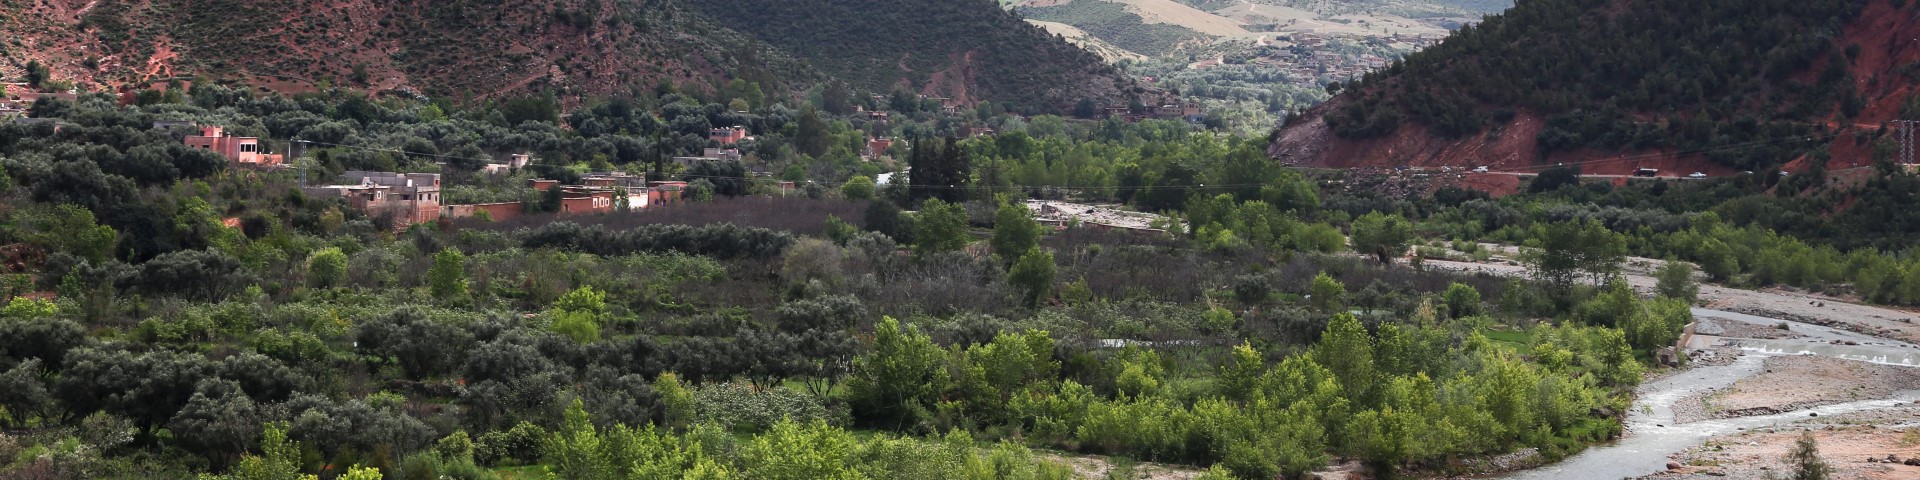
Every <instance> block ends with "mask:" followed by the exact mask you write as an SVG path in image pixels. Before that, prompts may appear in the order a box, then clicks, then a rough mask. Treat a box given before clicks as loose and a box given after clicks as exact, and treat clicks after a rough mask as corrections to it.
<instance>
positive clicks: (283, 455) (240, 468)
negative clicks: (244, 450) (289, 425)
mask: <svg viewBox="0 0 1920 480" xmlns="http://www.w3.org/2000/svg"><path fill="white" fill-rule="evenodd" d="M233 478H235V479H237V480H309V479H312V480H319V478H320V477H318V476H314V475H304V474H301V473H300V445H299V444H297V443H294V442H293V441H292V440H288V439H287V430H286V427H285V426H283V425H281V424H278V423H269V424H267V427H266V431H265V433H263V434H262V435H261V439H260V456H253V455H247V456H245V457H241V459H240V464H239V465H237V466H235V467H234V468H233Z"/></svg>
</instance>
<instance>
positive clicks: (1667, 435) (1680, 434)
mask: <svg viewBox="0 0 1920 480" xmlns="http://www.w3.org/2000/svg"><path fill="white" fill-rule="evenodd" d="M1694 316H1696V317H1715V318H1722V319H1727V320H1733V321H1737V322H1743V323H1752V324H1756V325H1765V326H1773V325H1778V324H1780V323H1782V321H1780V320H1776V319H1770V318H1764V317H1757V316H1753V315H1743V314H1738V313H1732V312H1722V311H1717V310H1706V309H1694ZM1785 323H1787V324H1788V329H1789V330H1792V331H1793V332H1795V333H1799V334H1803V335H1807V336H1808V337H1809V338H1806V339H1793V340H1751V339H1725V340H1729V341H1732V343H1736V344H1738V346H1739V347H1740V349H1741V351H1742V352H1745V353H1746V354H1744V355H1741V356H1740V358H1738V359H1735V360H1734V362H1733V363H1731V364H1728V365H1720V366H1706V367H1697V368H1692V369H1689V370H1686V371H1682V372H1679V373H1676V374H1673V375H1671V376H1668V377H1665V378H1661V379H1658V380H1654V381H1651V382H1647V383H1644V384H1641V385H1640V387H1639V388H1638V389H1637V391H1636V398H1635V399H1634V402H1633V410H1632V411H1631V412H1628V413H1627V420H1626V425H1625V429H1626V434H1625V435H1624V436H1622V437H1621V438H1620V439H1619V440H1616V441H1614V442H1613V443H1609V444H1604V445H1594V446H1592V447H1589V448H1587V449H1586V450H1585V451H1582V452H1580V453H1579V454H1576V455H1574V456H1571V457H1567V458H1566V459H1564V460H1561V461H1560V462H1558V463H1554V464H1552V465H1546V466H1542V467H1539V468H1534V469H1530V470H1524V471H1518V472H1512V473H1508V474H1505V475H1500V476H1496V477H1494V478H1504V479H1511V480H1534V479H1539V480H1549V479H1555V480H1557V479H1570V478H1582V479H1616V478H1635V477H1640V476H1644V475H1650V474H1654V473H1658V472H1661V471H1665V470H1666V466H1667V461H1668V455H1672V454H1674V453H1679V452H1680V451H1683V450H1686V449H1687V448H1689V447H1692V446H1695V445H1699V444H1701V443H1702V442H1705V441H1706V440H1707V439H1708V438H1711V437H1713V436H1715V435H1724V434H1729V433H1733V432H1737V431H1740V430H1751V429H1755V428H1764V427H1769V426H1774V425H1785V424H1789V423H1793V422H1796V421H1800V420H1804V419H1806V418H1808V416H1809V414H1811V413H1818V414H1820V415H1821V416H1828V415H1838V414H1844V413H1851V412H1859V411H1867V410H1876V409H1881V408H1887V407H1891V406H1894V405H1896V404H1900V403H1910V402H1915V401H1920V391H1915V390H1909V391H1903V392H1898V393H1896V394H1894V396H1893V397H1892V398H1887V399H1880V400H1864V401H1857V402H1848V403H1840V404H1833V405H1826V406H1821V407H1813V408H1807V409H1801V410H1796V411H1792V412H1786V413H1779V414H1773V415H1763V416H1753V417H1741V418H1729V419H1717V420H1706V421H1699V422H1693V423H1687V424H1682V425H1675V424H1673V406H1674V405H1675V404H1677V403H1679V402H1680V401H1681V400H1682V399H1686V398H1688V397H1691V396H1693V395H1695V394H1698V393H1702V392H1708V391H1713V390H1718V389H1722V388H1726V387H1728V386H1731V385H1733V383H1734V382H1737V381H1739V380H1740V379H1743V378H1747V377H1750V376H1753V375H1756V374H1759V373H1760V372H1761V371H1762V370H1764V369H1765V367H1764V366H1763V364H1764V362H1765V361H1766V357H1769V356H1775V355H1817V356H1825V357H1833V358H1839V359H1845V360H1853V361H1861V362H1871V363H1881V364H1888V365H1905V366H1920V348H1916V347H1915V346H1914V345H1912V344H1908V343H1905V342H1898V341H1893V340H1887V339H1883V338H1878V337H1872V336H1867V335H1861V334H1858V333H1853V332H1847V331H1842V330H1836V329H1832V328H1827V327H1821V326H1817V325H1809V324H1804V323H1797V322H1785ZM1836 340H1838V341H1842V342H1844V341H1854V342H1856V343H1858V344H1859V345H1844V344H1842V345H1834V344H1831V343H1830V342H1832V341H1836Z"/></svg>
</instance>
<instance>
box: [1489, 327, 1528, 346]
mask: <svg viewBox="0 0 1920 480" xmlns="http://www.w3.org/2000/svg"><path fill="white" fill-rule="evenodd" d="M1481 333H1482V334H1483V335H1486V336H1487V338H1488V339H1490V340H1493V341H1496V342H1504V343H1511V344H1514V345H1515V346H1526V345H1527V344H1528V343H1531V342H1532V341H1533V337H1532V336H1531V335H1529V334H1527V331H1526V330H1486V331H1484V332H1481Z"/></svg>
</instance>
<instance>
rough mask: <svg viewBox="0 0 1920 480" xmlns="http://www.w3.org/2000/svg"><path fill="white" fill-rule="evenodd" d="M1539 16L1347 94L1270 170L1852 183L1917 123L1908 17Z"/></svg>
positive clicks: (1767, 4) (1564, 8)
mask: <svg viewBox="0 0 1920 480" xmlns="http://www.w3.org/2000/svg"><path fill="white" fill-rule="evenodd" d="M1901 3H1902V4H1903V5H1902V6H1895V5H1894V3H1893V2H1889V1H1886V0H1874V1H1870V2H1858V1H1847V0H1816V1H1793V0H1763V1H1744V0H1740V1H1736V0H1709V1H1697V2H1666V1H1649V0H1636V1H1624V2H1622V1H1606V0H1543V1H1535V2H1526V3H1522V4H1520V5H1519V6H1517V7H1515V8H1514V9H1512V10H1511V11H1508V12H1507V13H1505V14H1502V15H1496V16H1492V17H1489V18H1488V19H1487V20H1486V21H1485V22H1483V23H1480V24H1476V25H1473V26H1471V27H1466V28H1462V29H1461V30H1459V31H1457V32H1455V33H1454V34H1453V35H1451V36H1449V37H1448V38H1447V39H1445V40H1444V41H1443V42H1441V43H1440V44H1439V45H1437V46H1435V47H1433V48H1430V49H1427V50H1424V51H1421V52H1419V53H1416V54H1413V55H1410V56H1408V57H1407V58H1406V59H1405V60H1404V61H1403V62H1400V63H1398V64H1396V65H1393V66H1391V67H1389V68H1388V69H1386V70H1385V71H1382V72H1377V73H1375V74H1369V75H1367V76H1366V77H1365V78H1363V79H1359V80H1357V81H1355V82H1351V84H1349V85H1345V86H1344V87H1345V88H1344V90H1343V91H1342V92H1341V93H1340V94H1339V95H1337V96H1336V97H1335V98H1333V99H1332V100H1331V101H1329V102H1327V103H1325V104H1323V105H1320V106H1318V107H1315V108H1314V109H1312V110H1311V111H1308V112H1306V113H1305V114H1304V115H1303V116H1300V117H1299V118H1297V119H1296V120H1294V121H1292V122H1290V124H1289V125H1287V126H1286V127H1285V128H1283V129H1281V130H1280V131H1278V132H1275V134H1274V142H1273V145H1272V148H1271V149H1270V151H1269V153H1270V154H1272V155H1274V156H1276V157H1280V158H1284V159H1287V160H1290V161H1292V162H1297V163H1302V164H1308V165H1320V166H1334V167H1352V166H1387V165H1409V164H1411V165H1428V166H1435V165H1461V166H1463V165H1491V166H1495V167H1496V168H1500V167H1509V168H1519V167H1527V166H1531V165H1541V164H1552V163H1576V162H1577V163H1581V164H1583V165H1584V166H1585V167H1586V169H1587V171H1588V172H1589V173H1622V172H1625V171H1628V170H1632V169H1634V168H1638V167H1652V168H1661V169H1663V170H1669V171H1706V172H1710V173H1729V172H1733V171H1737V170H1762V169H1765V168H1772V167H1774V166H1780V165H1787V166H1788V168H1787V169H1788V170H1795V171H1798V170H1802V169H1806V168H1812V167H1814V166H1816V165H1817V166H1820V167H1825V166H1827V164H1828V163H1829V162H1831V163H1832V164H1833V165H1832V166H1833V167H1834V168H1836V169H1838V168H1848V167H1858V166H1863V165H1867V164H1869V163H1871V162H1872V161H1873V159H1874V156H1873V153H1872V152H1873V151H1874V150H1875V149H1884V148H1886V147H1887V146H1890V145H1891V143H1890V142H1891V140H1890V139H1889V138H1887V137H1885V136H1883V133H1884V129H1883V128H1882V127H1881V125H1882V124H1884V123H1885V122H1887V121H1889V120H1894V119H1898V118H1902V117H1905V118H1916V115H1920V109H1915V108H1912V107H1911V106H1910V105H1911V103H1912V99H1913V90H1912V87H1911V85H1912V83H1913V81H1914V80H1915V79H1916V78H1917V77H1916V75H1920V63H1917V62H1920V46H1916V45H1914V44H1913V42H1912V41H1911V36H1910V35H1906V34H1905V33H1902V32H1912V31H1915V29H1916V28H1920V24H1916V20H1915V15H1914V13H1913V12H1914V11H1915V9H1916V8H1920V6H1916V5H1915V4H1913V3H1911V2H1901Z"/></svg>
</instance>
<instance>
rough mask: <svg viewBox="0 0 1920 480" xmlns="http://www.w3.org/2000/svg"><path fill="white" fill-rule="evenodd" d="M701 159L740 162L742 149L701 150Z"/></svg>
mask: <svg viewBox="0 0 1920 480" xmlns="http://www.w3.org/2000/svg"><path fill="white" fill-rule="evenodd" d="M700 157H701V158H712V159H718V160H739V159H740V149H738V148H705V149H701V150H700Z"/></svg>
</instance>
